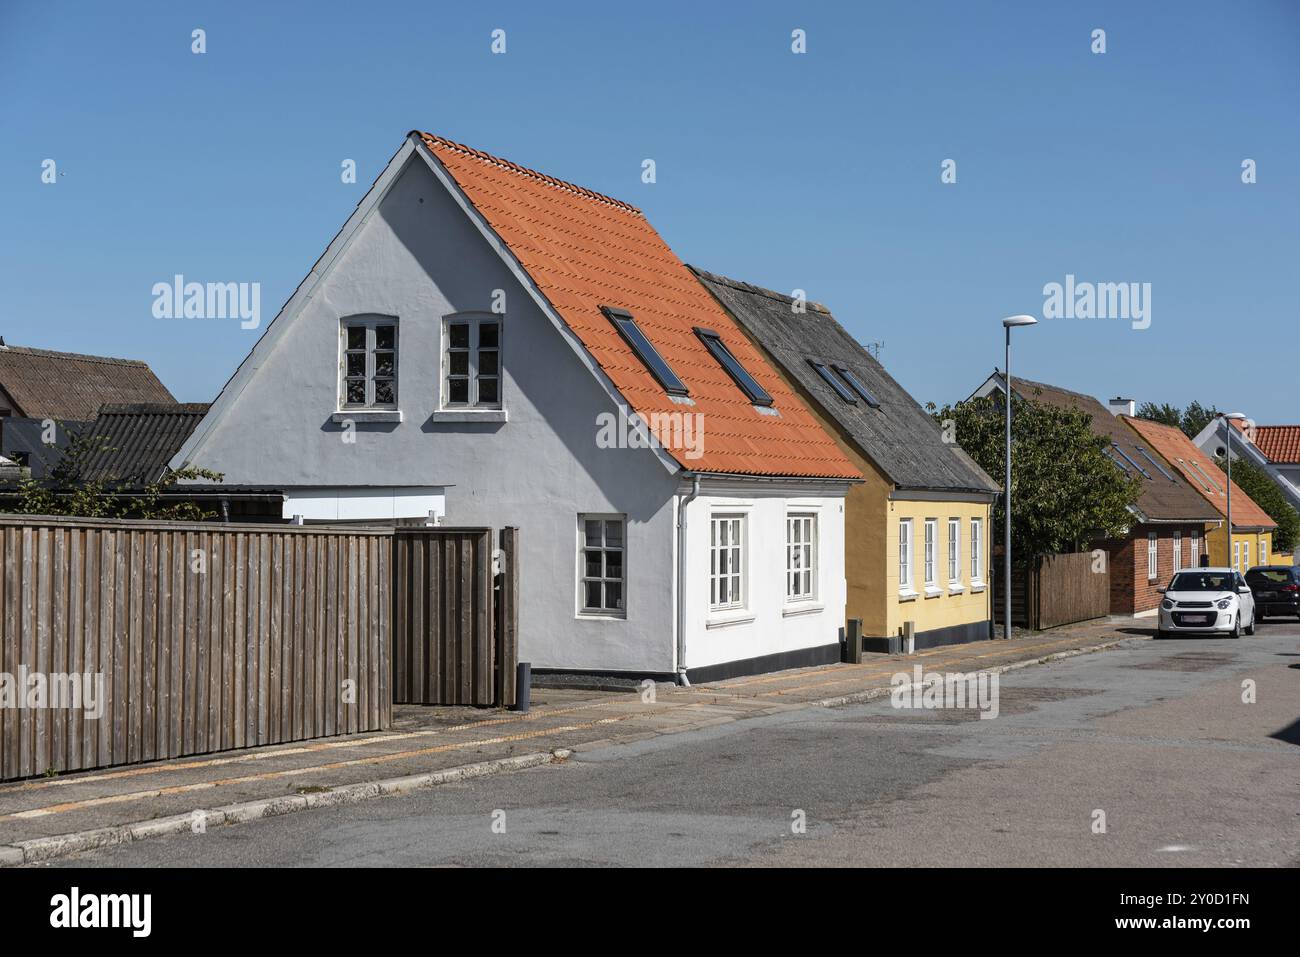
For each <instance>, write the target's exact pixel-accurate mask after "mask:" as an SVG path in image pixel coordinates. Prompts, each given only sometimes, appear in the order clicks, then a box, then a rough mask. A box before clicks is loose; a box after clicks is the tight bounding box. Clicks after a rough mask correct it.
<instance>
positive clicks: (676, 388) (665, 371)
mask: <svg viewBox="0 0 1300 957" xmlns="http://www.w3.org/2000/svg"><path fill="white" fill-rule="evenodd" d="M600 311H601V312H603V313H604V314H605V318H606V319H608V320H609V321H610V322H612V323H613V324H614V328H615V329H617V330H618V333H619V335H621V336H622V337H623V341H624V342H626V343H627V344H628V345H629V346H631V347H632V351H633V352H635V353H636V357H637V358H638V359H640V360H641V362H642V364H644V365H645V367H646V368H647V369H649V370H650V374H651V375H652V376H654V377H655V379H657V380H658V382H659V384H660V385H661V386H663V387H664V391H665V392H667V393H668V394H669V395H689V394H690V393H689V391H688V390H687V388H686V385H685V383H683V382H682V380H681V379H679V378H677V373H676V372H674V371H673V370H672V367H670V366H669V365H668V363H667V362H665V361H664V357H663V356H661V355H660V354H659V350H658V349H656V348H655V347H654V344H653V343H652V342H651V341H650V340H649V339H647V338H646V335H645V333H644V332H642V331H641V327H640V326H638V325H637V324H636V320H635V319H633V318H632V313H630V312H628V311H627V310H626V309H616V308H615V307H613V306H601V307H600Z"/></svg>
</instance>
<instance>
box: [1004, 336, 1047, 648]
mask: <svg viewBox="0 0 1300 957" xmlns="http://www.w3.org/2000/svg"><path fill="white" fill-rule="evenodd" d="M1037 324H1038V320H1037V319H1035V318H1034V317H1033V316H1008V317H1007V318H1006V319H1003V320H1002V328H1003V329H1004V330H1005V331H1006V364H1005V366H1004V367H1003V368H1004V370H1005V376H1006V385H1007V392H1006V401H1005V402H1004V403H1003V405H1004V406H1005V407H1006V413H1007V472H1006V485H1004V486H1003V491H1002V504H1003V515H1002V528H1003V539H1002V570H1003V576H1002V637H1003V638H1010V637H1011V330H1012V329H1014V328H1016V327H1018V326H1034V325H1037Z"/></svg>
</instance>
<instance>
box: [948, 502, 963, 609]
mask: <svg viewBox="0 0 1300 957" xmlns="http://www.w3.org/2000/svg"><path fill="white" fill-rule="evenodd" d="M948 590H949V591H960V590H961V519H960V518H950V519H948Z"/></svg>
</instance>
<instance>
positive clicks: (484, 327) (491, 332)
mask: <svg viewBox="0 0 1300 957" xmlns="http://www.w3.org/2000/svg"><path fill="white" fill-rule="evenodd" d="M500 341H501V327H500V326H498V325H497V324H496V323H495V322H485V323H482V324H481V325H480V326H479V327H478V345H479V348H480V349H495V348H496V347H497V343H499V342H500Z"/></svg>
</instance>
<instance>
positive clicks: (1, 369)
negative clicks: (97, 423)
mask: <svg viewBox="0 0 1300 957" xmlns="http://www.w3.org/2000/svg"><path fill="white" fill-rule="evenodd" d="M0 390H3V392H4V394H5V395H7V396H8V397H9V399H10V400H11V401H12V402H13V404H14V405H15V406H16V407H17V412H16V413H15V414H17V415H21V416H25V417H27V418H33V419H45V418H48V419H57V420H72V421H89V420H91V419H93V418H95V416H96V415H97V414H98V413H99V407H100V406H101V405H103V404H104V403H106V402H175V401H176V399H175V397H174V396H173V395H172V394H171V393H170V392H168V391H167V387H166V386H164V385H163V384H162V383H161V382H160V381H158V377H157V376H156V375H154V374H153V370H152V369H150V368H149V366H147V365H146V364H145V363H143V362H141V361H139V360H138V359H112V358H107V357H105V356H86V355H80V354H78V353H75V352H52V351H50V350H48V349H30V348H27V347H24V346H3V347H0Z"/></svg>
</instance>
